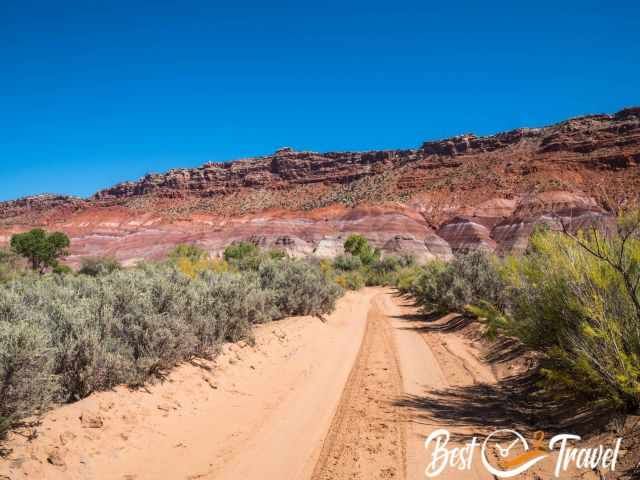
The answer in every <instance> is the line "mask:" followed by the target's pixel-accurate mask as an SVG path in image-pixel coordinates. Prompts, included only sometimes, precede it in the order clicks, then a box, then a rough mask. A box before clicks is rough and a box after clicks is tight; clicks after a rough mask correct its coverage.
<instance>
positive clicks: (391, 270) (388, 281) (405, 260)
mask: <svg viewBox="0 0 640 480" xmlns="http://www.w3.org/2000/svg"><path fill="white" fill-rule="evenodd" d="M414 265H415V259H414V258H413V257H412V256H411V255H400V256H396V255H389V256H385V257H383V258H382V259H378V260H375V261H373V262H371V264H370V265H368V266H367V267H366V268H365V269H364V274H365V283H366V284H367V285H369V286H373V285H383V286H387V285H395V284H396V283H397V281H396V277H397V274H398V272H399V271H400V270H402V269H403V268H409V267H411V266H414Z"/></svg>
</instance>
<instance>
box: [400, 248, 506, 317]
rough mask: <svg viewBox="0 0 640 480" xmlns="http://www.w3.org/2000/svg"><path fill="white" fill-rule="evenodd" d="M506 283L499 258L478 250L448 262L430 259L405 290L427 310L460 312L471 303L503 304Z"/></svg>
mask: <svg viewBox="0 0 640 480" xmlns="http://www.w3.org/2000/svg"><path fill="white" fill-rule="evenodd" d="M504 289H505V284H504V281H503V279H502V277H501V274H500V270H499V262H498V259H497V258H496V257H495V256H494V255H493V254H490V253H488V252H485V251H483V250H477V251H473V252H470V253H468V254H465V255H460V256H457V257H455V258H454V259H453V260H451V261H450V262H444V261H441V260H432V261H430V262H429V263H427V265H426V266H425V267H424V268H423V269H422V271H421V272H420V273H419V274H418V275H417V277H416V278H415V280H414V281H413V284H412V285H410V286H409V287H408V293H410V294H411V295H413V296H414V297H415V299H416V301H417V302H418V304H419V305H420V306H422V308H423V310H424V311H426V312H433V311H436V312H447V311H454V312H460V313H463V312H464V311H465V309H466V308H467V307H468V306H470V305H478V304H480V303H481V302H483V301H485V302H489V303H491V304H495V305H501V304H502V303H503V294H504Z"/></svg>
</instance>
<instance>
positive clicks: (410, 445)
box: [0, 288, 597, 480]
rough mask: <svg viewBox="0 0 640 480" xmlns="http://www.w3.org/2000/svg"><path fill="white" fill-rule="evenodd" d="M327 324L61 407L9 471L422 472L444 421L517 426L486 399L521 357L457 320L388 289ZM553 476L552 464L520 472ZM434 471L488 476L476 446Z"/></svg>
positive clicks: (281, 327) (155, 474) (459, 428)
mask: <svg viewBox="0 0 640 480" xmlns="http://www.w3.org/2000/svg"><path fill="white" fill-rule="evenodd" d="M326 320H327V321H326V322H322V321H321V320H319V319H318V318H312V317H295V318H288V319H285V320H282V321H279V322H274V323H271V324H268V325H262V326H259V327H258V328H257V329H256V332H255V344H248V343H246V342H240V343H237V344H230V345H226V346H225V347H224V349H223V352H222V353H221V354H220V355H219V356H218V357H217V358H216V359H215V361H199V362H197V364H185V365H181V366H180V367H178V368H176V369H175V370H174V371H173V372H171V374H170V375H169V376H168V378H167V379H166V380H165V381H164V382H162V383H156V384H154V385H150V386H148V387H147V388H146V389H144V390H137V391H130V390H129V389H127V388H124V387H120V388H117V389H116V390H115V391H112V392H103V393H99V394H94V395H92V396H90V397H89V398H87V399H84V400H82V401H79V402H77V403H75V404H71V405H66V406H63V407H60V408H57V409H54V410H52V411H51V412H49V413H48V414H47V415H45V416H44V418H43V419H42V423H41V425H39V426H38V427H36V429H35V430H34V431H31V430H29V429H25V430H23V431H21V432H16V433H14V434H12V435H11V436H10V438H9V440H8V442H6V444H5V448H7V449H9V450H10V454H9V455H7V456H5V457H4V458H1V459H0V479H1V480H6V479H7V478H8V479H10V480H18V479H47V480H49V479H51V480H58V479H60V480H62V479H65V480H67V479H68V480H76V479H87V480H89V479H90V480H102V479H105V480H107V479H118V480H151V479H153V480H160V479H162V480H174V479H176V480H193V479H206V480H211V479H224V480H231V479H233V480H252V479H262V480H265V479H266V480H276V479H277V480H282V479H291V480H307V479H309V480H346V479H350V480H358V479H362V480H365V479H366V480H371V479H400V480H414V479H415V480H417V479H424V478H426V477H425V473H424V472H425V468H426V466H427V463H428V459H429V456H430V454H431V451H430V450H427V449H425V445H424V442H425V438H426V437H427V436H428V435H429V434H430V433H431V432H433V431H435V430H437V429H441V428H447V429H448V430H449V431H450V432H451V434H452V440H451V444H450V445H449V446H459V447H462V446H464V444H465V442H466V441H468V440H469V438H470V437H472V436H474V435H479V436H481V435H486V434H487V433H490V432H491V431H492V430H494V429H496V428H509V427H511V428H513V427H517V425H516V424H515V419H513V422H512V418H511V417H510V415H511V414H510V410H509V408H508V407H509V406H508V405H506V404H504V402H501V401H500V400H499V399H498V400H496V399H495V398H493V397H492V396H491V392H493V391H494V387H495V386H496V384H497V382H499V381H500V380H501V379H503V378H505V376H508V375H510V374H512V373H514V372H513V371H511V370H512V367H513V366H512V365H508V364H502V365H500V366H497V365H496V364H491V363H489V362H487V361H485V360H484V352H483V342H482V341H479V339H478V338H477V336H476V337H474V336H473V335H471V334H470V330H469V329H470V328H471V329H472V330H471V333H473V327H469V326H465V324H464V322H462V321H461V319H460V318H458V317H456V316H453V315H449V316H445V317H443V318H441V319H436V320H434V321H431V322H426V321H425V319H424V318H421V317H417V316H416V309H415V307H412V306H410V305H409V304H408V302H407V301H406V300H404V299H402V298H400V297H399V296H397V295H396V294H395V293H394V292H393V291H392V290H391V289H383V288H366V289H363V290H361V291H359V292H350V293H348V294H347V295H346V296H345V297H343V298H342V299H340V300H339V301H338V305H337V309H336V310H335V312H334V313H333V314H331V315H330V316H329V317H328V318H327V319H326ZM485 391H486V392H487V395H486V396H485V394H484V392H485ZM442 392H445V393H444V394H443V393H442ZM447 392H454V394H450V393H447ZM455 392H467V393H469V392H471V394H473V395H472V396H471V397H467V398H457V397H455ZM439 393H440V394H442V395H441V396H440V397H438V396H437V395H438V394H439ZM434 395H436V397H434ZM434 398H435V400H434ZM34 432H35V433H36V434H37V436H35V438H32V437H33V435H31V434H33V433H34ZM551 472H552V462H551V461H547V462H546V463H545V464H544V465H538V466H536V467H535V468H533V469H531V471H528V472H527V473H526V474H525V476H524V477H518V478H527V479H539V478H551ZM438 478H442V479H445V480H448V479H452V480H457V479H478V480H484V479H491V478H493V476H492V475H491V474H489V473H488V472H487V471H486V469H485V468H484V467H483V466H482V465H481V463H480V457H479V456H478V455H477V456H476V457H475V458H474V461H473V462H472V463H471V465H470V468H469V469H466V470H456V469H448V470H446V471H445V472H443V473H442V474H441V475H440V476H439V477H438ZM562 478H585V479H588V478H597V477H596V476H595V474H594V473H593V472H584V471H583V472H575V471H570V472H568V473H567V474H566V475H564V476H563V477H562Z"/></svg>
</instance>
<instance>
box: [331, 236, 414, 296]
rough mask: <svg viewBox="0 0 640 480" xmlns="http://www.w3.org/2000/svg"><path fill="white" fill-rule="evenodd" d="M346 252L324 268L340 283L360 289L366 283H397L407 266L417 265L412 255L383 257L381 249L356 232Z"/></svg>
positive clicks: (351, 237) (371, 284)
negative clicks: (398, 276)
mask: <svg viewBox="0 0 640 480" xmlns="http://www.w3.org/2000/svg"><path fill="white" fill-rule="evenodd" d="M344 251H345V253H344V254H342V255H338V256H337V257H336V258H335V259H334V260H333V262H329V261H326V260H325V261H324V264H323V270H324V271H325V273H326V274H327V275H328V276H329V277H330V278H333V279H334V280H335V281H336V282H337V283H338V284H339V285H340V286H342V287H343V288H345V289H347V290H358V289H360V288H362V287H364V286H375V285H381V286H385V285H394V284H396V277H397V275H398V274H399V273H400V272H401V271H402V270H403V269H409V268H412V267H415V265H416V263H415V260H414V258H413V257H412V256H411V255H387V256H385V257H382V255H381V252H380V250H379V249H377V248H374V247H372V246H371V245H369V241H368V240H367V239H366V238H365V237H364V236H362V235H359V234H354V235H350V236H349V237H347V239H346V240H345V242H344Z"/></svg>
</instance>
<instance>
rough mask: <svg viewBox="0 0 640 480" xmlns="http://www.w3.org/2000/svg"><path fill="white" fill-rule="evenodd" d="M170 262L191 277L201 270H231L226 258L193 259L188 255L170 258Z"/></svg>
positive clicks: (201, 271)
mask: <svg viewBox="0 0 640 480" xmlns="http://www.w3.org/2000/svg"><path fill="white" fill-rule="evenodd" d="M172 262H173V263H174V264H175V266H176V268H177V269H178V270H179V271H180V272H182V273H183V274H185V275H187V276H188V277H190V278H192V279H194V278H196V277H197V276H198V275H200V274H201V273H203V272H215V273H224V272H230V271H232V268H231V266H230V265H229V263H228V262H227V261H226V260H218V259H212V258H201V259H198V260H194V259H191V258H189V257H179V258H176V259H174V260H172Z"/></svg>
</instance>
